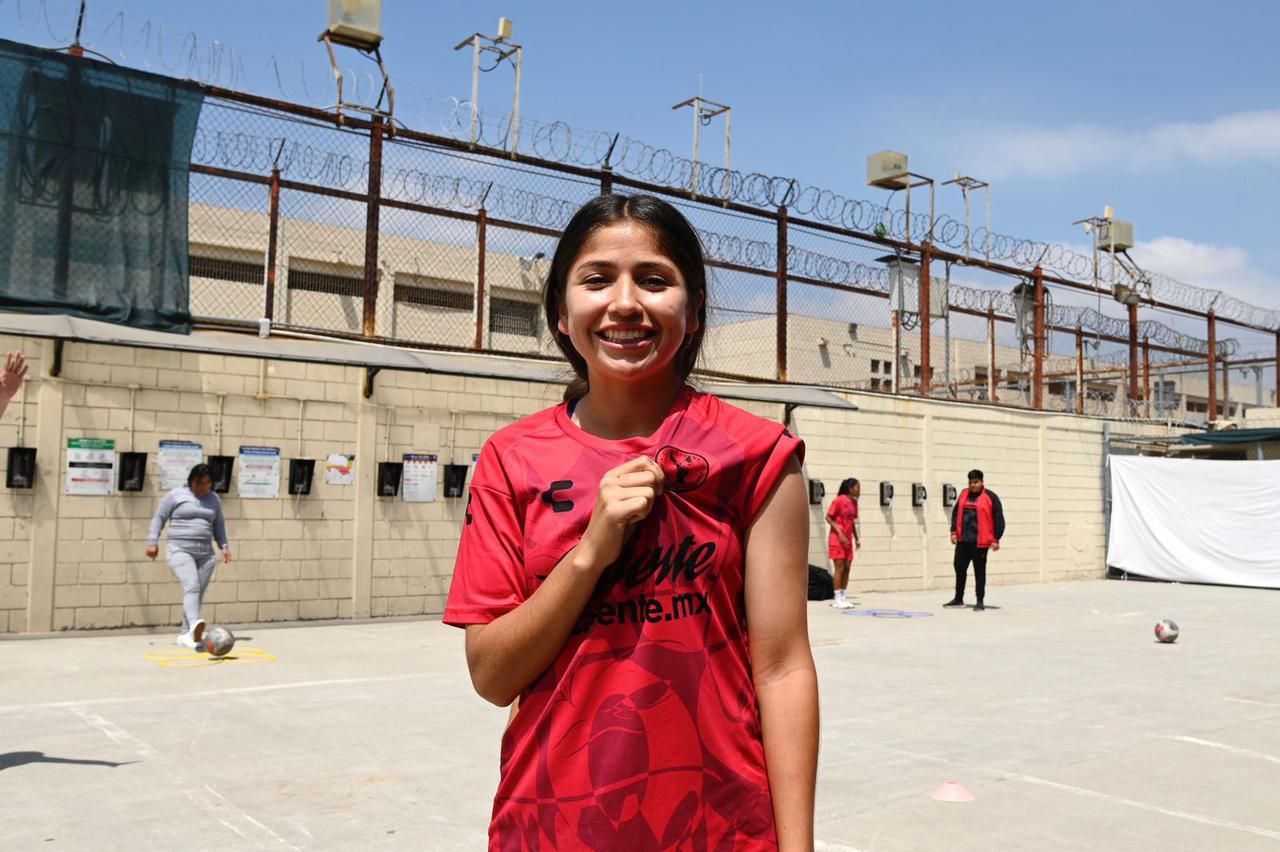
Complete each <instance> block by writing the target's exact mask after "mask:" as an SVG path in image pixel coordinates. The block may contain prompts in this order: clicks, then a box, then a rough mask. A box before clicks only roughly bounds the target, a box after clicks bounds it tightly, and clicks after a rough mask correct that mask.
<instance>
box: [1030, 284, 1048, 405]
mask: <svg viewBox="0 0 1280 852" xmlns="http://www.w3.org/2000/svg"><path fill="white" fill-rule="evenodd" d="M1033 275H1034V276H1035V285H1036V304H1035V319H1034V321H1033V324H1032V334H1033V335H1034V336H1035V357H1034V360H1033V361H1032V367H1031V382H1032V386H1031V404H1032V405H1033V406H1034V407H1035V408H1036V409H1042V408H1044V344H1045V339H1044V270H1042V269H1041V268H1040V267H1039V266H1037V267H1036V268H1035V270H1034V271H1033Z"/></svg>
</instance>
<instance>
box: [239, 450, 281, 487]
mask: <svg viewBox="0 0 1280 852" xmlns="http://www.w3.org/2000/svg"><path fill="white" fill-rule="evenodd" d="M239 480H240V491H239V494H240V496H241V497H244V498H246V499H249V500H267V499H273V498H276V497H279V496H280V448H279V447H241V448H240V476H239Z"/></svg>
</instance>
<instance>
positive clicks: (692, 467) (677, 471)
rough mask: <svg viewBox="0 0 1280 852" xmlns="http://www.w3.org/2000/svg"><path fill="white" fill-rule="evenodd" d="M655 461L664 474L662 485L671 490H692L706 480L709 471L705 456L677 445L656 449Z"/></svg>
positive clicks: (709, 467)
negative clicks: (664, 478)
mask: <svg viewBox="0 0 1280 852" xmlns="http://www.w3.org/2000/svg"><path fill="white" fill-rule="evenodd" d="M656 461H657V462H658V466H659V467H661V468H662V472H663V474H665V476H666V480H665V481H664V482H663V483H662V487H663V488H670V489H671V490H672V491H692V490H693V489H695V488H697V487H698V486H700V485H702V483H704V482H706V481H707V475H708V474H709V473H710V472H711V466H710V465H709V464H707V460H706V459H705V458H703V457H702V456H700V455H698V454H697V453H691V452H689V451H688V450H682V449H680V448H678V447H663V448H662V449H661V450H658V455H657V458H656Z"/></svg>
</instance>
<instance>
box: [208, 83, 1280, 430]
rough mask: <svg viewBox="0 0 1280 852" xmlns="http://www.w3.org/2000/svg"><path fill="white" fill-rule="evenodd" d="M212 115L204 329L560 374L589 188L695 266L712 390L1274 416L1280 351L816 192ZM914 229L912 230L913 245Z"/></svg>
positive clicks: (550, 137)
mask: <svg viewBox="0 0 1280 852" xmlns="http://www.w3.org/2000/svg"><path fill="white" fill-rule="evenodd" d="M217 94H218V97H212V98H210V99H209V100H208V103H207V105H206V107H205V110H204V113H203V114H202V116H201V120H200V126H199V129H198V131H197V134H196V143H195V150H194V154H193V163H192V176H191V193H190V197H191V216H190V221H191V230H190V233H191V239H190V242H191V302H192V310H193V314H194V315H195V316H197V317H198V318H200V319H202V320H205V321H219V322H241V323H246V324H249V323H251V324H256V323H257V322H258V321H259V320H260V319H262V318H266V319H269V320H271V322H272V323H273V324H275V325H277V326H283V327H287V328H297V329H305V330H310V331H322V332H327V333H331V334H337V335H347V336H361V337H364V338H368V339H377V340H384V341H388V342H391V343H395V344H399V345H408V346H421V347H435V348H449V349H469V350H477V351H487V352H500V353H509V354H519V355H526V356H533V357H544V358H558V357H559V353H558V351H557V350H556V347H555V345H554V343H553V341H552V337H551V332H552V330H551V329H549V328H547V323H546V319H545V317H544V316H543V308H542V302H541V298H540V294H541V287H542V283H543V281H544V279H545V276H546V274H547V270H548V267H549V264H550V258H551V256H552V254H553V252H554V249H555V244H556V237H557V235H558V233H559V231H560V230H561V229H563V227H564V225H565V224H566V223H567V222H568V220H569V218H570V217H571V216H572V215H573V213H574V211H576V210H577V209H578V207H580V206H581V205H582V203H584V202H585V201H587V200H588V199H590V198H592V197H594V196H595V195H597V194H598V193H600V192H602V191H603V192H608V191H625V192H635V191H644V192H652V193H656V194H660V195H663V196H664V197H666V198H667V199H668V200H669V201H671V202H672V203H674V204H675V205H676V206H677V207H678V208H679V209H680V210H681V211H682V212H683V213H684V214H685V215H686V216H687V217H688V218H689V220H690V222H691V223H692V224H693V225H694V227H695V228H696V229H697V231H698V233H699V236H700V237H701V239H702V242H703V245H704V247H705V250H706V256H707V266H708V312H707V320H708V323H707V324H708V330H707V334H706V338H705V346H704V352H703V357H702V361H701V364H700V370H701V371H702V372H704V373H706V374H708V375H713V376H724V377H737V378H743V379H748V380H768V381H779V380H781V381H788V382H797V383H806V384H821V385H826V386H832V387H845V388H850V389H859V390H870V391H880V392H884V393H903V394H927V395H930V396H937V397H945V398H952V399H958V400H967V401H981V402H988V403H993V404H999V405H1005V406H1017V407H1029V408H1043V409H1047V410H1055V411H1061V412H1069V413H1081V414H1089V415H1098V416H1108V417H1123V418H1139V419H1170V420H1177V421H1179V422H1194V421H1203V420H1207V419H1210V418H1213V419H1217V418H1236V417H1239V416H1241V415H1242V414H1243V411H1244V410H1245V409H1247V408H1250V407H1255V406H1258V405H1275V404H1276V400H1275V384H1276V379H1275V356H1276V345H1277V340H1276V334H1275V332H1272V331H1269V330H1266V329H1263V328H1250V327H1247V325H1242V324H1241V323H1240V321H1239V320H1233V321H1232V322H1231V323H1230V324H1229V323H1228V322H1227V321H1225V320H1223V319H1218V320H1217V321H1216V322H1213V321H1211V320H1210V319H1209V317H1210V316H1211V315H1210V314H1209V313H1208V311H1205V312H1200V313H1198V312H1197V311H1194V310H1189V309H1186V308H1183V307H1178V308H1177V309H1176V310H1166V309H1164V308H1162V307H1161V306H1160V305H1159V304H1156V303H1154V302H1153V300H1152V299H1151V298H1150V297H1149V296H1148V297H1144V298H1145V301H1144V302H1142V303H1141V304H1140V305H1139V306H1138V307H1137V308H1136V309H1130V308H1129V307H1128V306H1127V305H1124V304H1120V303H1119V302H1118V301H1117V300H1116V299H1113V298H1112V295H1111V293H1110V291H1106V292H1100V291H1099V290H1097V289H1094V288H1093V287H1092V285H1091V284H1088V283H1085V282H1086V281H1087V280H1088V279H1089V278H1090V276H1088V275H1084V274H1080V275H1077V276H1075V280H1073V279H1072V278H1069V277H1062V276H1063V274H1065V273H1066V272H1072V271H1075V272H1079V270H1075V268H1074V267H1070V268H1068V267H1069V266H1070V264H1066V261H1064V260H1063V259H1062V258H1060V257H1057V256H1056V255H1055V256H1054V257H1055V258H1056V260H1054V262H1053V263H1044V266H1045V270H1046V271H1045V272H1041V271H1040V270H1039V269H1038V268H1037V267H1036V266H1035V263H1036V261H1037V260H1041V261H1043V260H1044V258H1046V257H1048V255H1045V254H1044V253H1041V254H1040V255H1038V256H1036V257H1032V256H1030V254H1028V253H1027V252H1021V253H1019V251H1016V250H1015V247H1014V246H1011V245H1006V244H1004V243H998V241H997V242H992V240H994V239H995V238H994V237H991V236H990V235H987V236H985V237H984V236H982V235H978V237H979V238H980V239H979V241H978V243H977V245H978V248H973V249H971V250H969V251H966V250H965V248H964V239H963V237H964V235H963V234H960V235H959V236H957V234H956V233H952V232H953V231H955V228H954V227H952V225H953V224H954V223H952V225H946V224H945V223H944V225H945V227H944V228H943V230H945V231H946V233H945V234H944V233H941V232H937V230H936V229H935V238H936V239H938V240H939V242H938V244H937V245H931V244H921V243H919V242H908V241H905V240H903V239H901V238H900V237H896V236H895V235H896V234H897V233H898V232H899V231H905V228H906V223H905V221H904V222H897V221H896V220H893V221H891V222H889V224H888V226H887V227H886V228H879V227H875V226H877V225H881V224H884V223H883V222H882V221H879V220H876V218H875V217H874V216H872V215H871V213H869V212H867V211H864V210H863V209H862V207H859V206H856V205H855V206H854V207H852V208H850V207H848V205H847V204H846V205H845V206H844V207H841V208H840V210H836V209H835V207H833V206H832V205H836V201H837V199H835V198H834V197H832V198H825V200H824V197H823V196H821V195H820V194H819V195H818V196H814V197H810V195H812V193H810V192H809V191H808V190H804V191H803V192H799V193H788V192H784V191H783V190H785V189H786V187H785V186H783V185H778V186H774V184H773V183H770V184H768V188H769V191H768V192H765V193H764V194H765V195H767V196H768V199H766V200H769V201H771V202H772V201H782V202H794V207H793V208H792V209H788V208H785V207H783V208H779V207H776V206H769V205H765V204H764V203H763V202H760V204H758V205H757V204H756V203H755V202H752V201H751V198H754V197H755V196H753V195H752V194H751V193H752V190H751V186H754V184H753V185H751V186H748V185H747V184H745V183H744V184H742V185H739V184H738V183H732V185H731V186H730V189H731V192H730V196H731V197H730V199H725V198H723V197H705V198H704V197H700V196H691V195H690V189H689V187H690V183H689V180H690V178H689V175H688V174H687V173H685V172H680V173H679V174H678V175H675V177H672V178H671V180H669V181H665V182H663V181H659V180H658V178H661V177H662V176H663V174H665V172H662V170H661V169H658V171H657V172H654V169H657V165H658V164H657V163H656V162H655V163H653V164H651V168H648V170H647V171H646V170H645V169H643V168H640V166H637V165H636V164H635V163H632V164H631V165H632V166H634V168H631V167H628V168H619V171H618V173H615V172H614V171H612V170H611V169H609V168H608V167H606V166H602V165H600V164H601V163H604V162H606V159H605V158H604V154H605V152H604V151H601V152H600V153H601V157H600V158H595V159H593V160H592V162H591V163H590V164H586V165H584V164H580V163H574V164H565V163H564V162H562V161H563V158H562V157H560V158H551V159H539V158H537V157H534V156H529V155H527V154H526V153H524V152H523V151H522V152H521V153H520V154H519V155H518V156H513V155H512V154H511V153H510V151H509V150H508V151H503V150H501V149H494V148H486V147H484V146H483V144H481V145H477V146H470V145H468V144H466V143H463V142H459V141H457V140H456V139H453V138H450V137H449V136H448V135H444V136H432V135H430V134H426V133H421V132H416V131H413V130H409V129H406V128H403V127H402V126H399V125H396V126H394V127H391V126H384V125H383V124H382V122H381V120H380V119H378V120H374V121H369V120H367V119H363V118H351V117H347V119H346V120H345V121H344V122H342V123H341V124H339V123H338V122H337V121H336V120H335V117H334V116H333V115H332V114H329V113H325V112H322V111H319V110H316V109H313V108H309V107H301V106H297V105H292V104H286V103H280V102H267V101H265V100H263V99H260V98H254V97H251V96H244V95H236V94H234V93H228V92H218V93H217ZM553 131H555V128H550V129H548V128H542V130H540V131H538V132H539V133H541V137H545V138H543V139H542V141H541V142H540V143H539V144H543V145H547V144H551V143H552V142H553V141H554V140H556V139H560V138H561V137H562V136H563V131H555V132H553ZM541 137H540V138H541ZM628 151H629V152H630V153H627V152H622V153H623V154H626V156H632V157H633V158H634V157H635V156H640V153H642V152H639V151H638V149H634V147H632V148H628ZM533 153H535V154H536V152H533ZM555 160H560V161H559V162H557V161H555ZM597 160H598V162H597ZM614 162H618V161H617V160H615V161H614ZM637 169H639V171H637ZM677 171H679V170H677ZM641 172H643V173H644V176H647V179H648V181H649V182H642V181H641V180H640V179H638V178H637V177H636V175H639V174H640V173H641ZM650 172H653V174H650ZM716 172H717V170H714V169H707V170H704V171H703V172H702V173H701V174H702V175H703V176H705V175H708V174H710V175H711V177H707V178H706V180H712V181H713V182H714V178H715V174H713V173H716ZM655 175H656V176H655ZM668 177H670V176H668ZM720 177H721V178H724V177H725V176H724V175H723V174H722V175H721V176H720ZM706 180H701V181H700V183H702V184H705V183H706ZM735 180H736V179H735ZM659 183H663V185H657V184H659ZM717 185H718V186H722V187H723V180H722V181H721V183H720V184H717ZM761 186H763V185H761ZM759 188H760V187H757V189H759ZM774 190H777V192H775V191H774ZM762 191H763V190H762ZM805 193H808V194H805ZM774 195H778V198H777V199H774V198H773V196H774ZM748 196H750V197H748ZM793 196H794V197H793ZM801 196H803V197H801ZM837 206H839V205H837ZM797 211H799V212H797ZM823 211H825V212H823ZM833 211H834V212H833ZM816 212H823V215H816ZM864 214H865V215H864ZM864 219H865V220H866V221H863V220H864ZM918 226H919V227H918ZM873 228H874V231H873V230H872V229H873ZM927 231H928V222H927V220H926V221H923V222H913V223H912V233H913V234H916V235H917V239H919V235H920V234H922V233H926V232H927ZM948 235H949V236H948ZM957 239H958V240H960V242H959V243H957V242H956V240H957ZM988 243H990V244H988ZM953 244H954V245H953ZM955 246H959V248H958V249H956V248H955ZM988 254H990V257H987V255H988ZM1024 254H1025V255H1027V256H1025V257H1024V256H1023V255H1024ZM1064 264H1065V265H1064ZM780 267H781V269H780ZM1085 271H1086V272H1088V270H1085ZM926 289H927V290H928V297H927V309H926V307H925V305H926V299H925V297H924V291H925V290H926ZM1211 326H1212V327H1213V331H1212V334H1211V332H1210V327H1211ZM1211 336H1212V337H1213V339H1214V350H1215V356H1214V358H1213V372H1212V380H1211V378H1210V366H1209V362H1210V358H1209V349H1210V344H1209V339H1210V337H1211ZM1251 371H1252V372H1251Z"/></svg>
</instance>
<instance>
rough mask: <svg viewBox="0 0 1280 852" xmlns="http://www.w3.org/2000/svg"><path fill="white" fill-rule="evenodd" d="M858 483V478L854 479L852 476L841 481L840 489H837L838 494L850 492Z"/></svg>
mask: <svg viewBox="0 0 1280 852" xmlns="http://www.w3.org/2000/svg"><path fill="white" fill-rule="evenodd" d="M857 484H858V480H856V479H854V478H853V477H852V476H851V477H849V478H848V479H846V480H844V481H843V482H841V483H840V488H839V490H837V491H836V496H839V495H841V494H848V493H849V492H851V491H853V486H855V485H857Z"/></svg>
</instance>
